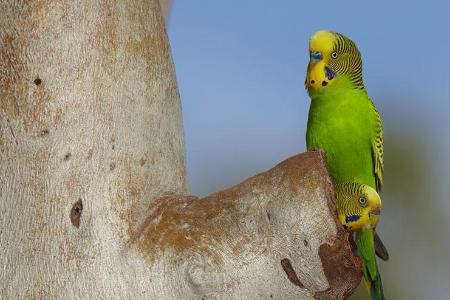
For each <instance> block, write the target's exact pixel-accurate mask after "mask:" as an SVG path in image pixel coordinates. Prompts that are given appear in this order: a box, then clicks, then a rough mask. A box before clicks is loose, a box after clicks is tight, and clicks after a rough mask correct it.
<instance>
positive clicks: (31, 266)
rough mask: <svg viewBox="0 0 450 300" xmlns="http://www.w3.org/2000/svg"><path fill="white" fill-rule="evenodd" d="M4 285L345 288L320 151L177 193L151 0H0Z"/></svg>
mask: <svg viewBox="0 0 450 300" xmlns="http://www.w3.org/2000/svg"><path fill="white" fill-rule="evenodd" d="M0 3H1V4H0V41H1V44H0V93H1V94H0V226H1V227H0V249H1V251H0V253H1V255H0V270H1V272H0V299H29V298H31V299H201V298H204V299H270V298H271V297H272V298H274V299H309V298H313V297H316V298H323V299H325V298H330V297H331V298H333V297H337V298H342V297H343V296H344V295H347V294H348V293H350V292H351V291H352V290H353V288H354V287H355V285H356V284H357V282H358V279H359V278H360V276H361V274H360V271H359V270H360V269H359V267H360V266H359V264H360V262H359V260H358V259H357V258H356V257H355V256H354V255H353V253H352V251H351V247H350V244H349V242H348V235H347V234H346V233H344V231H343V230H342V228H341V227H340V226H338V225H337V222H336V219H335V214H334V202H333V190H332V186H331V184H330V183H329V180H328V175H327V172H326V167H325V164H324V160H323V157H322V156H321V154H320V153H318V152H315V153H308V154H304V155H301V156H297V157H294V158H291V159H290V160H288V161H286V162H284V163H282V164H280V165H279V166H277V167H275V168H274V169H273V170H271V171H268V172H267V173H264V174H261V175H258V176H255V177H253V178H251V179H249V180H248V181H246V182H244V183H242V184H240V185H238V186H236V187H234V188H231V189H229V190H227V191H224V192H221V193H218V194H215V195H213V196H210V197H207V198H205V199H202V200H199V199H197V198H195V197H188V196H187V195H188V187H187V178H186V168H185V157H184V154H185V150H184V140H183V139H184V134H183V123H182V116H181V106H180V99H179V94H178V89H177V85H176V79H175V72H174V68H173V63H172V58H171V52H170V47H169V44H168V41H167V35H166V32H165V28H164V20H163V16H162V13H161V8H160V5H159V2H158V1H156V0H141V1H139V0H137V1H106V0H105V1H88V0H62V1H50V0H36V1H6V2H4V1H3V2H0Z"/></svg>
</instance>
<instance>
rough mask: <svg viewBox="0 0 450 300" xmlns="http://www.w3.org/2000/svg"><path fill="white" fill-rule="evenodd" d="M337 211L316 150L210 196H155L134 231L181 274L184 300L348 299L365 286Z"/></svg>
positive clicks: (144, 249) (154, 258)
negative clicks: (186, 294) (354, 291)
mask: <svg viewBox="0 0 450 300" xmlns="http://www.w3.org/2000/svg"><path fill="white" fill-rule="evenodd" d="M335 210H336V209H335V201H334V190H333V186H332V184H331V182H330V179H329V177H328V173H327V170H326V166H325V162H324V157H323V154H322V152H319V151H314V152H307V153H303V154H300V155H297V156H294V157H292V158H290V159H288V160H286V161H284V162H282V163H280V164H279V165H277V166H276V167H274V168H273V169H272V170H269V171H267V172H265V173H262V174H259V175H256V176H254V177H251V178H249V179H247V180H246V181H244V182H243V183H241V184H239V185H237V186H235V187H232V188H230V189H227V190H225V191H222V192H219V193H216V194H213V195H211V196H208V197H206V198H203V199H198V198H196V197H192V196H187V197H185V196H167V197H162V198H159V199H156V200H154V201H153V202H152V205H151V207H150V213H149V216H148V217H147V219H146V220H145V221H144V222H143V224H141V225H140V226H136V224H131V226H130V228H134V227H136V229H135V230H132V232H131V236H132V240H133V243H134V244H135V245H136V247H137V249H138V250H139V252H140V253H141V254H142V255H143V256H144V257H145V258H146V261H147V263H148V264H149V265H154V264H158V261H161V260H162V259H164V260H167V261H166V262H167V263H169V264H171V265H174V266H177V268H181V269H184V272H181V271H180V269H178V271H177V272H180V273H181V274H182V275H181V276H180V278H179V280H181V281H182V282H184V286H186V287H189V289H188V290H189V292H188V293H189V294H190V296H189V297H187V298H193V299H194V298H196V297H201V298H204V299H210V298H214V299H215V298H217V297H218V298H220V299H270V298H274V299H344V298H346V297H347V296H349V295H350V294H351V293H352V292H353V290H354V289H355V288H356V287H357V286H358V284H359V282H360V280H361V261H360V259H359V257H357V256H355V254H354V253H353V251H352V247H351V244H350V242H349V234H348V233H347V232H345V231H344V230H343V228H342V226H341V225H339V223H338V222H337V219H336V213H335ZM172 275H173V274H167V275H166V276H167V277H169V278H170V277H172ZM185 291H186V290H185ZM197 299H198V298H197Z"/></svg>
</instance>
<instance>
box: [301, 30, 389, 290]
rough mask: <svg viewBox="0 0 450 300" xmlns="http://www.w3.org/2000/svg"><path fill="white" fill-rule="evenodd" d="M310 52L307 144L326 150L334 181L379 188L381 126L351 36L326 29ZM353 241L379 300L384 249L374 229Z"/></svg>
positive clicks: (314, 40)
mask: <svg viewBox="0 0 450 300" xmlns="http://www.w3.org/2000/svg"><path fill="white" fill-rule="evenodd" d="M309 51H310V62H309V64H308V69H307V74H306V81H305V86H306V88H307V90H308V93H309V95H310V97H311V106H310V109H309V116H308V128H307V132H306V144H307V148H308V150H311V149H314V148H319V149H323V150H324V151H325V152H326V155H327V156H326V157H327V164H328V168H329V171H330V175H331V177H332V179H333V182H334V183H335V184H340V183H347V182H357V183H360V184H365V185H367V186H370V187H371V188H373V189H374V190H376V191H377V192H379V191H380V189H381V185H382V183H383V176H382V175H383V130H382V123H381V118H380V116H379V114H378V111H377V109H376V108H375V106H374V104H373V103H372V101H371V99H370V98H369V96H368V94H367V92H366V90H365V88H364V84H363V77H362V59H361V54H360V52H359V50H358V48H357V47H356V45H355V43H354V42H353V41H352V40H350V39H349V38H347V37H345V36H344V35H342V34H340V33H337V32H332V31H327V30H322V31H319V32H317V33H315V34H314V35H313V36H312V37H311V39H310V49H309ZM355 240H356V244H357V246H358V252H359V254H360V256H361V257H362V258H363V261H364V279H365V282H366V286H367V287H368V289H369V292H370V294H371V297H372V299H384V294H383V289H382V286H381V279H380V275H379V271H378V267H377V262H376V257H375V248H377V250H378V251H377V254H378V255H379V256H380V257H382V258H383V259H387V258H388V255H387V252H386V251H385V248H384V246H382V244H381V241H380V240H379V239H377V238H376V233H375V229H374V228H370V229H361V230H358V231H356V233H355ZM375 243H377V244H378V247H375ZM378 283H379V284H378Z"/></svg>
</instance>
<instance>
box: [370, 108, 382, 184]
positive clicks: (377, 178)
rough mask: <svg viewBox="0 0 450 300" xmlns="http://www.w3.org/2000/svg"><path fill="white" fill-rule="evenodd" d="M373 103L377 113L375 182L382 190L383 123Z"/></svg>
mask: <svg viewBox="0 0 450 300" xmlns="http://www.w3.org/2000/svg"><path fill="white" fill-rule="evenodd" d="M371 103H372V106H373V110H374V113H375V132H374V136H373V138H372V158H373V170H374V175H375V184H376V190H377V192H380V190H381V186H382V185H383V169H384V158H383V156H384V150H383V123H382V121H381V117H380V114H379V113H378V110H377V108H376V107H375V105H374V104H373V102H371Z"/></svg>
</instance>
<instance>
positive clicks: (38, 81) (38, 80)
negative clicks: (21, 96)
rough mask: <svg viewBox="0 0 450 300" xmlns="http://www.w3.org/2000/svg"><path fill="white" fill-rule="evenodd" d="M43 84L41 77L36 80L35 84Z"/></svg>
mask: <svg viewBox="0 0 450 300" xmlns="http://www.w3.org/2000/svg"><path fill="white" fill-rule="evenodd" d="M41 83H42V79H40V78H39V77H36V79H35V80H34V84H35V85H40V84H41Z"/></svg>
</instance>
